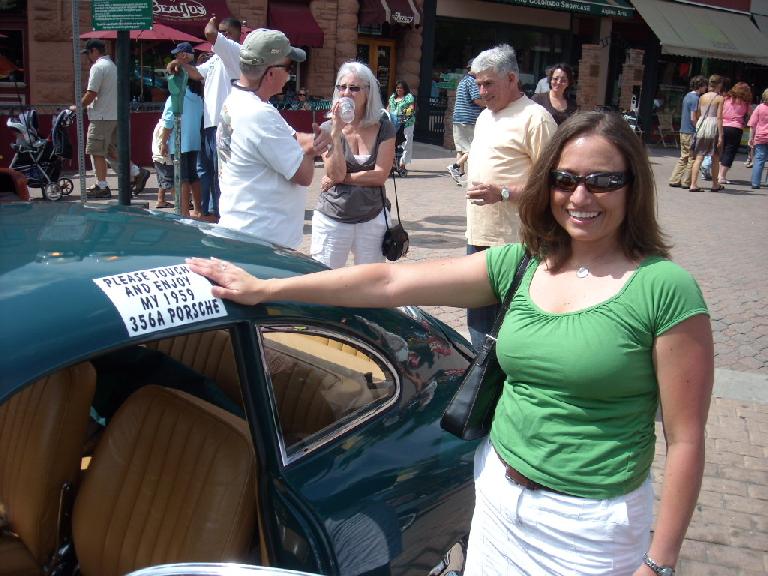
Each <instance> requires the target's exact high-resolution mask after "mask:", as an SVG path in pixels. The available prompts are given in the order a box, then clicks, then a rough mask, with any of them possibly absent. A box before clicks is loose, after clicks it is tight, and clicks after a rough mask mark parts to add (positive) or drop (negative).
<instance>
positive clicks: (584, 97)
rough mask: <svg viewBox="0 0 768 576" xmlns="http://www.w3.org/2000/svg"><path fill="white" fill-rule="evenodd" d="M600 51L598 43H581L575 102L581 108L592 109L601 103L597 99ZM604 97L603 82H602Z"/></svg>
mask: <svg viewBox="0 0 768 576" xmlns="http://www.w3.org/2000/svg"><path fill="white" fill-rule="evenodd" d="M600 53H601V48H600V46H599V45H598V44H583V45H582V46H581V60H579V86H578V89H577V91H576V104H577V105H578V107H579V109H581V110H594V108H595V106H597V105H598V104H600V103H602V101H601V100H598V95H599V91H600ZM603 99H605V84H603Z"/></svg>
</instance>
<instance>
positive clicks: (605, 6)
mask: <svg viewBox="0 0 768 576" xmlns="http://www.w3.org/2000/svg"><path fill="white" fill-rule="evenodd" d="M493 1H495V2H497V3H499V4H515V5H516V6H528V7H530V8H544V9H546V10H560V11H563V12H575V13H576V14H591V15H593V16H615V17H618V18H632V16H634V15H635V9H634V8H633V7H632V5H631V4H630V3H629V2H628V1H627V0H592V1H589V2H587V1H586V0H493Z"/></svg>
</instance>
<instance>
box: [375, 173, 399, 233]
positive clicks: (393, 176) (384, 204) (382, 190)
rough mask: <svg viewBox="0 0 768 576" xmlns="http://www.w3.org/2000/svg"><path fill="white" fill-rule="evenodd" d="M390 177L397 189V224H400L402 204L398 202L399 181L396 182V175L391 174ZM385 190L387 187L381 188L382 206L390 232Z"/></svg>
mask: <svg viewBox="0 0 768 576" xmlns="http://www.w3.org/2000/svg"><path fill="white" fill-rule="evenodd" d="M390 176H391V177H392V186H393V187H394V188H395V210H396V211H397V223H398V224H400V203H399V202H398V201H397V181H396V180H395V174H394V173H391V174H390ZM384 190H385V187H384V186H382V187H381V188H380V192H381V204H382V206H384V223H385V224H386V225H387V230H389V222H387V199H386V198H385V197H384Z"/></svg>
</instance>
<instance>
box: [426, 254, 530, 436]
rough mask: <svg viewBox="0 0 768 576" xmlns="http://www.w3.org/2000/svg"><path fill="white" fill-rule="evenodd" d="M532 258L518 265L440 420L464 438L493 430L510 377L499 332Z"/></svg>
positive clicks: (443, 424) (444, 426)
mask: <svg viewBox="0 0 768 576" xmlns="http://www.w3.org/2000/svg"><path fill="white" fill-rule="evenodd" d="M530 261H531V257H530V255H528V254H527V253H526V254H525V256H523V259H522V260H520V263H519V264H518V265H517V269H516V270H515V276H514V278H513V279H512V285H511V286H510V287H509V290H508V291H507V293H506V295H505V296H504V302H503V304H502V306H501V310H500V311H499V315H498V316H496V320H494V322H493V327H492V328H491V331H490V333H488V334H486V335H485V340H484V341H483V346H482V348H481V349H480V351H479V352H478V353H477V356H475V359H474V360H473V361H472V364H470V365H469V368H467V371H466V372H465V373H464V377H463V378H462V380H461V384H460V385H459V389H458V390H456V394H454V396H453V399H451V401H450V403H449V404H448V407H447V408H446V409H445V412H444V413H443V417H442V418H441V420H440V426H441V427H442V428H443V430H445V431H446V432H450V433H451V434H453V435H454V436H458V437H459V438H461V439H462V440H477V439H478V438H482V437H483V436H485V435H487V434H488V432H490V430H491V422H492V421H493V414H494V412H495V410H496V404H497V403H498V401H499V397H500V396H501V390H502V388H503V387H504V380H505V378H506V376H505V374H504V371H503V370H502V369H501V366H499V360H498V358H497V357H496V336H497V335H498V333H499V328H501V323H502V322H503V321H504V316H506V314H507V310H508V309H509V305H510V303H511V302H512V298H513V297H514V295H515V292H517V288H518V286H520V281H521V280H522V278H523V274H525V271H526V269H527V268H528V264H529V262H530Z"/></svg>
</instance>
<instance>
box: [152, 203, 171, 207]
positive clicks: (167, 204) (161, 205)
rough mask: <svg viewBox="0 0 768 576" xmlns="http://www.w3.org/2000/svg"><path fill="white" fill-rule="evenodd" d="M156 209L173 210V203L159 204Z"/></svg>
mask: <svg viewBox="0 0 768 576" xmlns="http://www.w3.org/2000/svg"><path fill="white" fill-rule="evenodd" d="M155 208H173V203H171V202H158V203H157V205H156V206H155Z"/></svg>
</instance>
